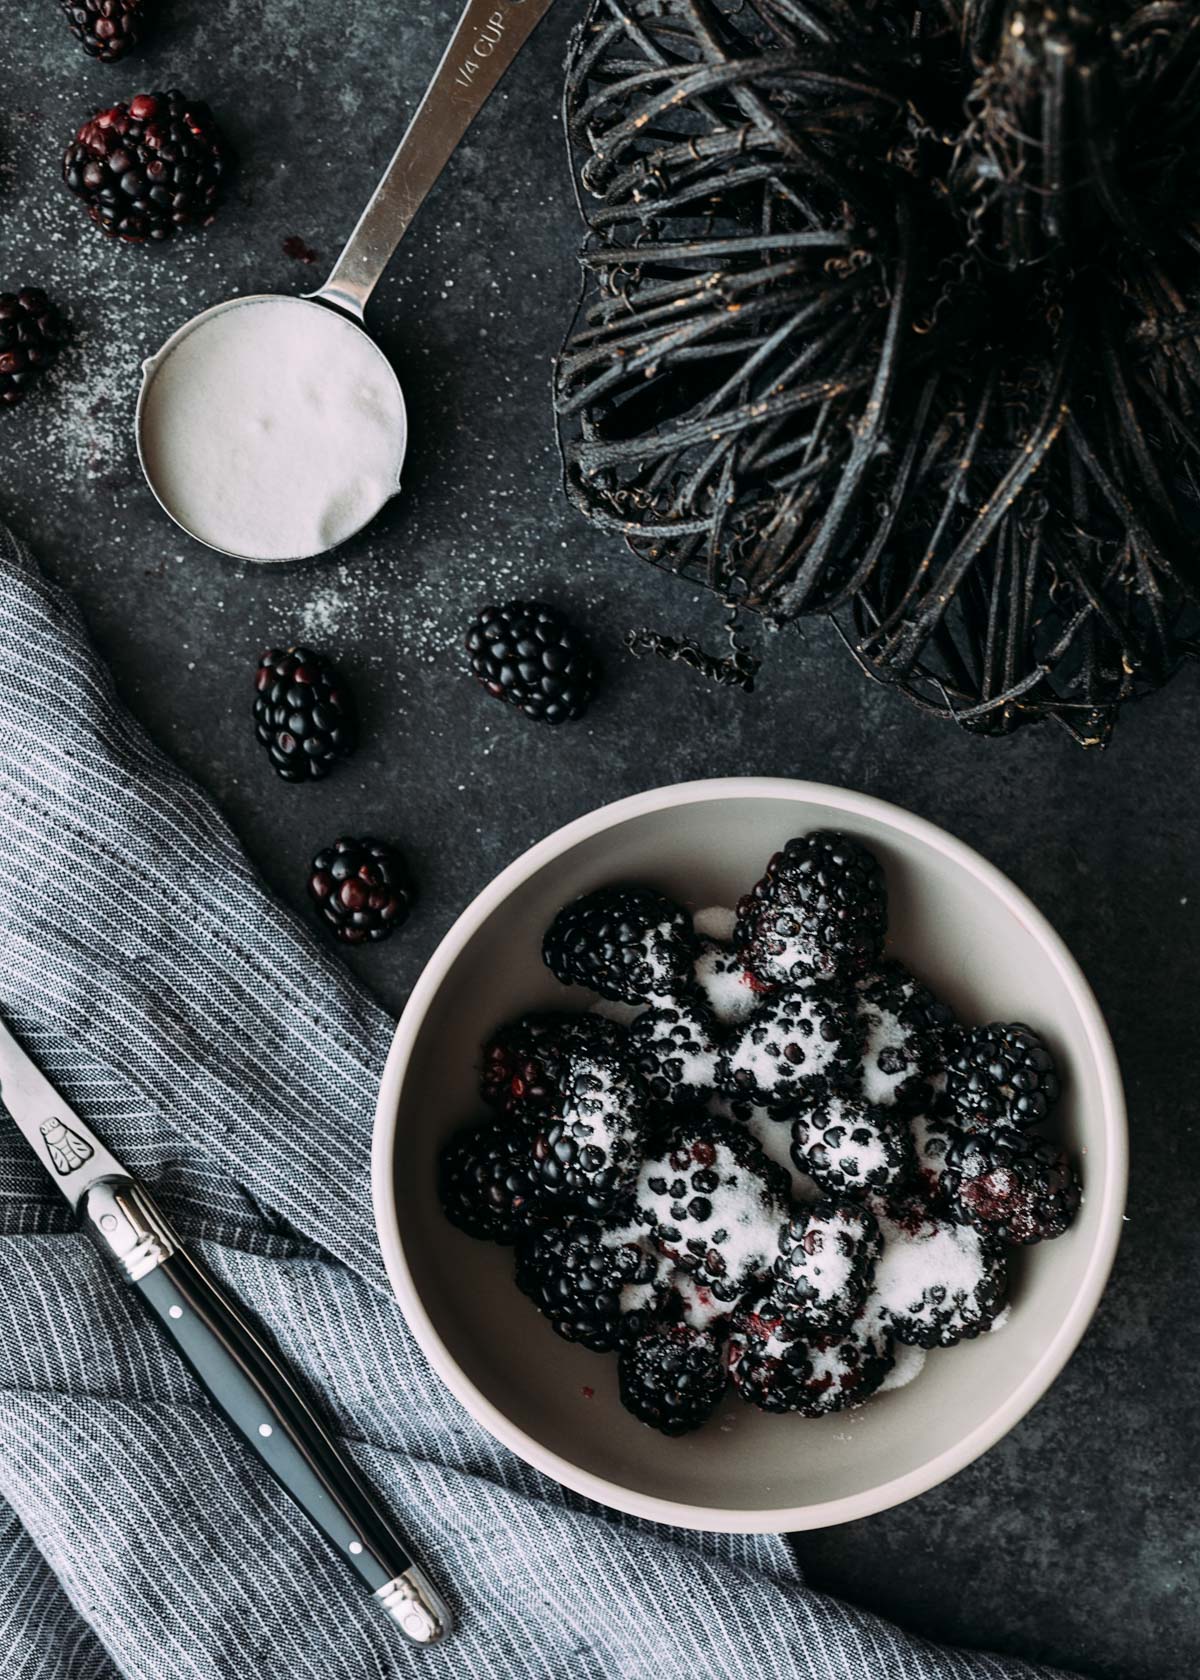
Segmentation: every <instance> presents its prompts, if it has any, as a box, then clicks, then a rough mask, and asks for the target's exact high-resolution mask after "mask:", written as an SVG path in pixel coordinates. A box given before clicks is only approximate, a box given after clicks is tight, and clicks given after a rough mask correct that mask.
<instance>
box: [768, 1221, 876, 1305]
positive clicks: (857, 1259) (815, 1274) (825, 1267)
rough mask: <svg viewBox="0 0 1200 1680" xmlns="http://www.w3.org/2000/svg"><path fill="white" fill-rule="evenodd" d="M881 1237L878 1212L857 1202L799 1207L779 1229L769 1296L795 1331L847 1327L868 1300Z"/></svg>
mask: <svg viewBox="0 0 1200 1680" xmlns="http://www.w3.org/2000/svg"><path fill="white" fill-rule="evenodd" d="M882 1247H883V1240H882V1238H881V1237H880V1235H879V1226H878V1224H877V1223H876V1220H875V1217H874V1215H873V1214H872V1213H871V1212H870V1211H869V1210H868V1209H867V1208H865V1207H861V1206H860V1205H859V1204H858V1203H857V1202H834V1201H826V1202H818V1203H817V1204H816V1205H815V1206H813V1207H810V1208H796V1209H794V1210H793V1213H792V1217H791V1218H790V1219H789V1220H788V1221H787V1223H786V1224H784V1225H782V1226H781V1227H780V1231H779V1253H778V1254H777V1255H776V1257H775V1265H774V1275H773V1276H772V1279H771V1283H770V1294H771V1300H772V1301H773V1302H774V1304H775V1305H776V1306H777V1307H778V1309H779V1311H780V1313H781V1315H782V1318H783V1321H784V1324H785V1326H786V1328H787V1329H788V1330H789V1331H790V1332H792V1333H793V1334H797V1335H807V1336H812V1335H818V1336H819V1335H828V1334H829V1333H831V1332H832V1331H835V1330H840V1329H842V1328H844V1327H845V1326H846V1325H848V1324H849V1323H850V1322H851V1321H852V1320H853V1319H854V1318H855V1317H856V1316H857V1315H858V1312H859V1309H860V1308H861V1307H862V1304H863V1302H864V1301H865V1300H866V1296H867V1290H868V1288H869V1287H870V1284H871V1279H872V1278H873V1277H874V1275H875V1263H876V1261H877V1260H878V1259H879V1254H880V1251H881V1249H882Z"/></svg>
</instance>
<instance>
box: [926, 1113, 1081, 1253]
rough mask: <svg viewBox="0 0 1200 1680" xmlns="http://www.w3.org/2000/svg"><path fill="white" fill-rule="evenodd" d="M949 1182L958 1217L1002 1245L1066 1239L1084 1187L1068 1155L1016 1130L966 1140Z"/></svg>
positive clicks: (1005, 1129) (1046, 1140)
mask: <svg viewBox="0 0 1200 1680" xmlns="http://www.w3.org/2000/svg"><path fill="white" fill-rule="evenodd" d="M949 1178H950V1184H951V1200H952V1203H953V1206H954V1210H955V1213H956V1215H957V1216H958V1217H959V1218H961V1219H966V1220H967V1221H968V1222H969V1223H970V1224H972V1225H973V1226H975V1228H976V1229H977V1230H978V1231H981V1232H983V1234H984V1235H985V1236H991V1237H995V1238H996V1239H998V1240H999V1241H1000V1242H1004V1243H1014V1244H1025V1243H1035V1242H1047V1241H1050V1240H1052V1239H1053V1238H1055V1237H1061V1236H1062V1234H1063V1232H1064V1231H1066V1230H1067V1229H1068V1227H1069V1226H1070V1224H1071V1222H1072V1220H1073V1219H1074V1218H1075V1215H1076V1214H1077V1213H1078V1211H1079V1204H1080V1200H1081V1196H1080V1190H1079V1183H1078V1180H1077V1179H1076V1177H1075V1174H1074V1172H1073V1171H1072V1168H1071V1163H1070V1161H1069V1160H1068V1159H1067V1156H1066V1154H1065V1153H1064V1151H1063V1150H1062V1149H1060V1148H1059V1146H1058V1145H1057V1144H1056V1143H1052V1142H1051V1141H1050V1139H1049V1138H1039V1137H1033V1136H1031V1135H1030V1134H1029V1133H1027V1132H1020V1131H1017V1130H1016V1128H1015V1127H998V1128H996V1129H995V1130H993V1131H990V1132H986V1133H983V1134H981V1135H979V1136H972V1137H963V1139H962V1140H961V1143H960V1145H959V1147H958V1148H957V1149H956V1150H955V1151H954V1152H953V1154H952V1155H951V1158H950V1173H949Z"/></svg>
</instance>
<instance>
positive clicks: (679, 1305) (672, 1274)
mask: <svg viewBox="0 0 1200 1680" xmlns="http://www.w3.org/2000/svg"><path fill="white" fill-rule="evenodd" d="M663 1266H664V1267H665V1268H666V1272H667V1285H668V1288H669V1290H670V1295H671V1298H672V1300H673V1303H674V1313H673V1316H674V1317H675V1318H677V1319H679V1320H680V1322H681V1323H683V1324H690V1325H691V1326H692V1328H693V1329H695V1330H713V1331H715V1332H716V1333H717V1334H718V1335H720V1334H723V1326H724V1325H725V1323H726V1321H727V1320H728V1318H729V1315H730V1313H731V1312H732V1311H733V1309H734V1306H735V1305H736V1302H733V1301H722V1300H721V1299H720V1297H719V1296H716V1295H714V1294H713V1292H712V1290H711V1289H710V1288H709V1287H708V1285H707V1284H705V1283H698V1282H697V1281H696V1279H695V1278H694V1277H693V1276H692V1274H691V1273H690V1272H685V1271H683V1270H682V1269H681V1268H680V1267H678V1266H676V1265H675V1264H674V1263H673V1262H672V1261H670V1260H668V1259H666V1257H665V1256H664V1258H663Z"/></svg>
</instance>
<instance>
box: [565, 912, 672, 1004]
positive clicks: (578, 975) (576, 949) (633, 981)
mask: <svg viewBox="0 0 1200 1680" xmlns="http://www.w3.org/2000/svg"><path fill="white" fill-rule="evenodd" d="M694 954H695V937H694V935H693V932H692V924H691V921H690V920H689V918H688V916H687V913H686V912H685V911H683V910H681V909H680V907H679V905H678V904H676V903H674V902H673V901H672V900H671V899H669V898H666V897H665V896H664V895H663V894H662V893H660V892H656V891H655V890H654V888H653V887H638V886H609V887H600V888H599V889H598V890H597V891H596V892H590V893H585V894H584V895H583V897H582V898H577V899H576V900H575V901H574V903H572V904H567V905H564V907H563V908H562V909H561V910H560V911H559V912H558V915H557V916H555V918H554V920H553V921H552V922H551V924H550V926H549V927H548V928H547V930H546V937H545V939H544V940H543V941H542V958H543V960H544V962H545V964H546V967H547V968H549V969H550V971H551V972H552V973H553V975H554V977H555V978H556V979H557V980H561V981H562V983H563V985H564V986H571V985H575V986H587V987H588V988H589V989H590V990H592V991H594V992H599V994H600V996H601V997H605V998H611V999H612V1000H613V1001H614V1002H617V1003H645V1002H647V1001H649V1000H651V999H654V998H663V997H668V998H669V997H671V996H673V995H674V994H675V992H676V991H677V990H678V989H679V988H680V987H681V986H682V985H683V983H684V980H685V979H686V977H687V975H688V974H689V973H690V971H691V966H692V960H693V957H694Z"/></svg>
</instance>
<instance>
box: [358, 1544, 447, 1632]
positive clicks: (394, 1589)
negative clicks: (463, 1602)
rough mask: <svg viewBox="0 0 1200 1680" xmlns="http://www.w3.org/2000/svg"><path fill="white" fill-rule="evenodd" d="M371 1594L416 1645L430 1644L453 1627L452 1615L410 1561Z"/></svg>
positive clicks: (436, 1592)
mask: <svg viewBox="0 0 1200 1680" xmlns="http://www.w3.org/2000/svg"><path fill="white" fill-rule="evenodd" d="M375 1597H376V1598H377V1599H378V1600H379V1602H380V1603H381V1604H382V1605H383V1608H384V1609H385V1610H386V1611H387V1613H388V1615H389V1616H391V1618H392V1620H393V1621H395V1622H397V1623H398V1624H399V1626H400V1629H401V1631H402V1632H403V1633H405V1634H407V1636H408V1637H409V1639H411V1640H413V1641H414V1643H415V1644H417V1645H434V1644H436V1643H437V1641H438V1640H439V1639H444V1638H445V1636H446V1635H447V1634H448V1633H449V1632H450V1629H451V1627H452V1626H453V1618H452V1617H451V1615H450V1611H449V1608H448V1607H447V1605H446V1604H445V1602H444V1600H443V1599H442V1596H441V1594H440V1593H439V1592H438V1591H437V1588H436V1587H435V1586H434V1585H433V1583H432V1581H431V1580H430V1579H429V1577H428V1575H426V1573H425V1571H424V1570H423V1569H419V1568H418V1567H417V1565H416V1564H415V1563H414V1564H413V1565H412V1567H411V1568H410V1569H406V1570H405V1571H404V1573H403V1575H397V1576H396V1577H395V1579H394V1580H392V1581H389V1582H388V1583H387V1585H386V1586H383V1587H380V1588H379V1590H378V1591H377V1592H376V1594H375Z"/></svg>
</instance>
